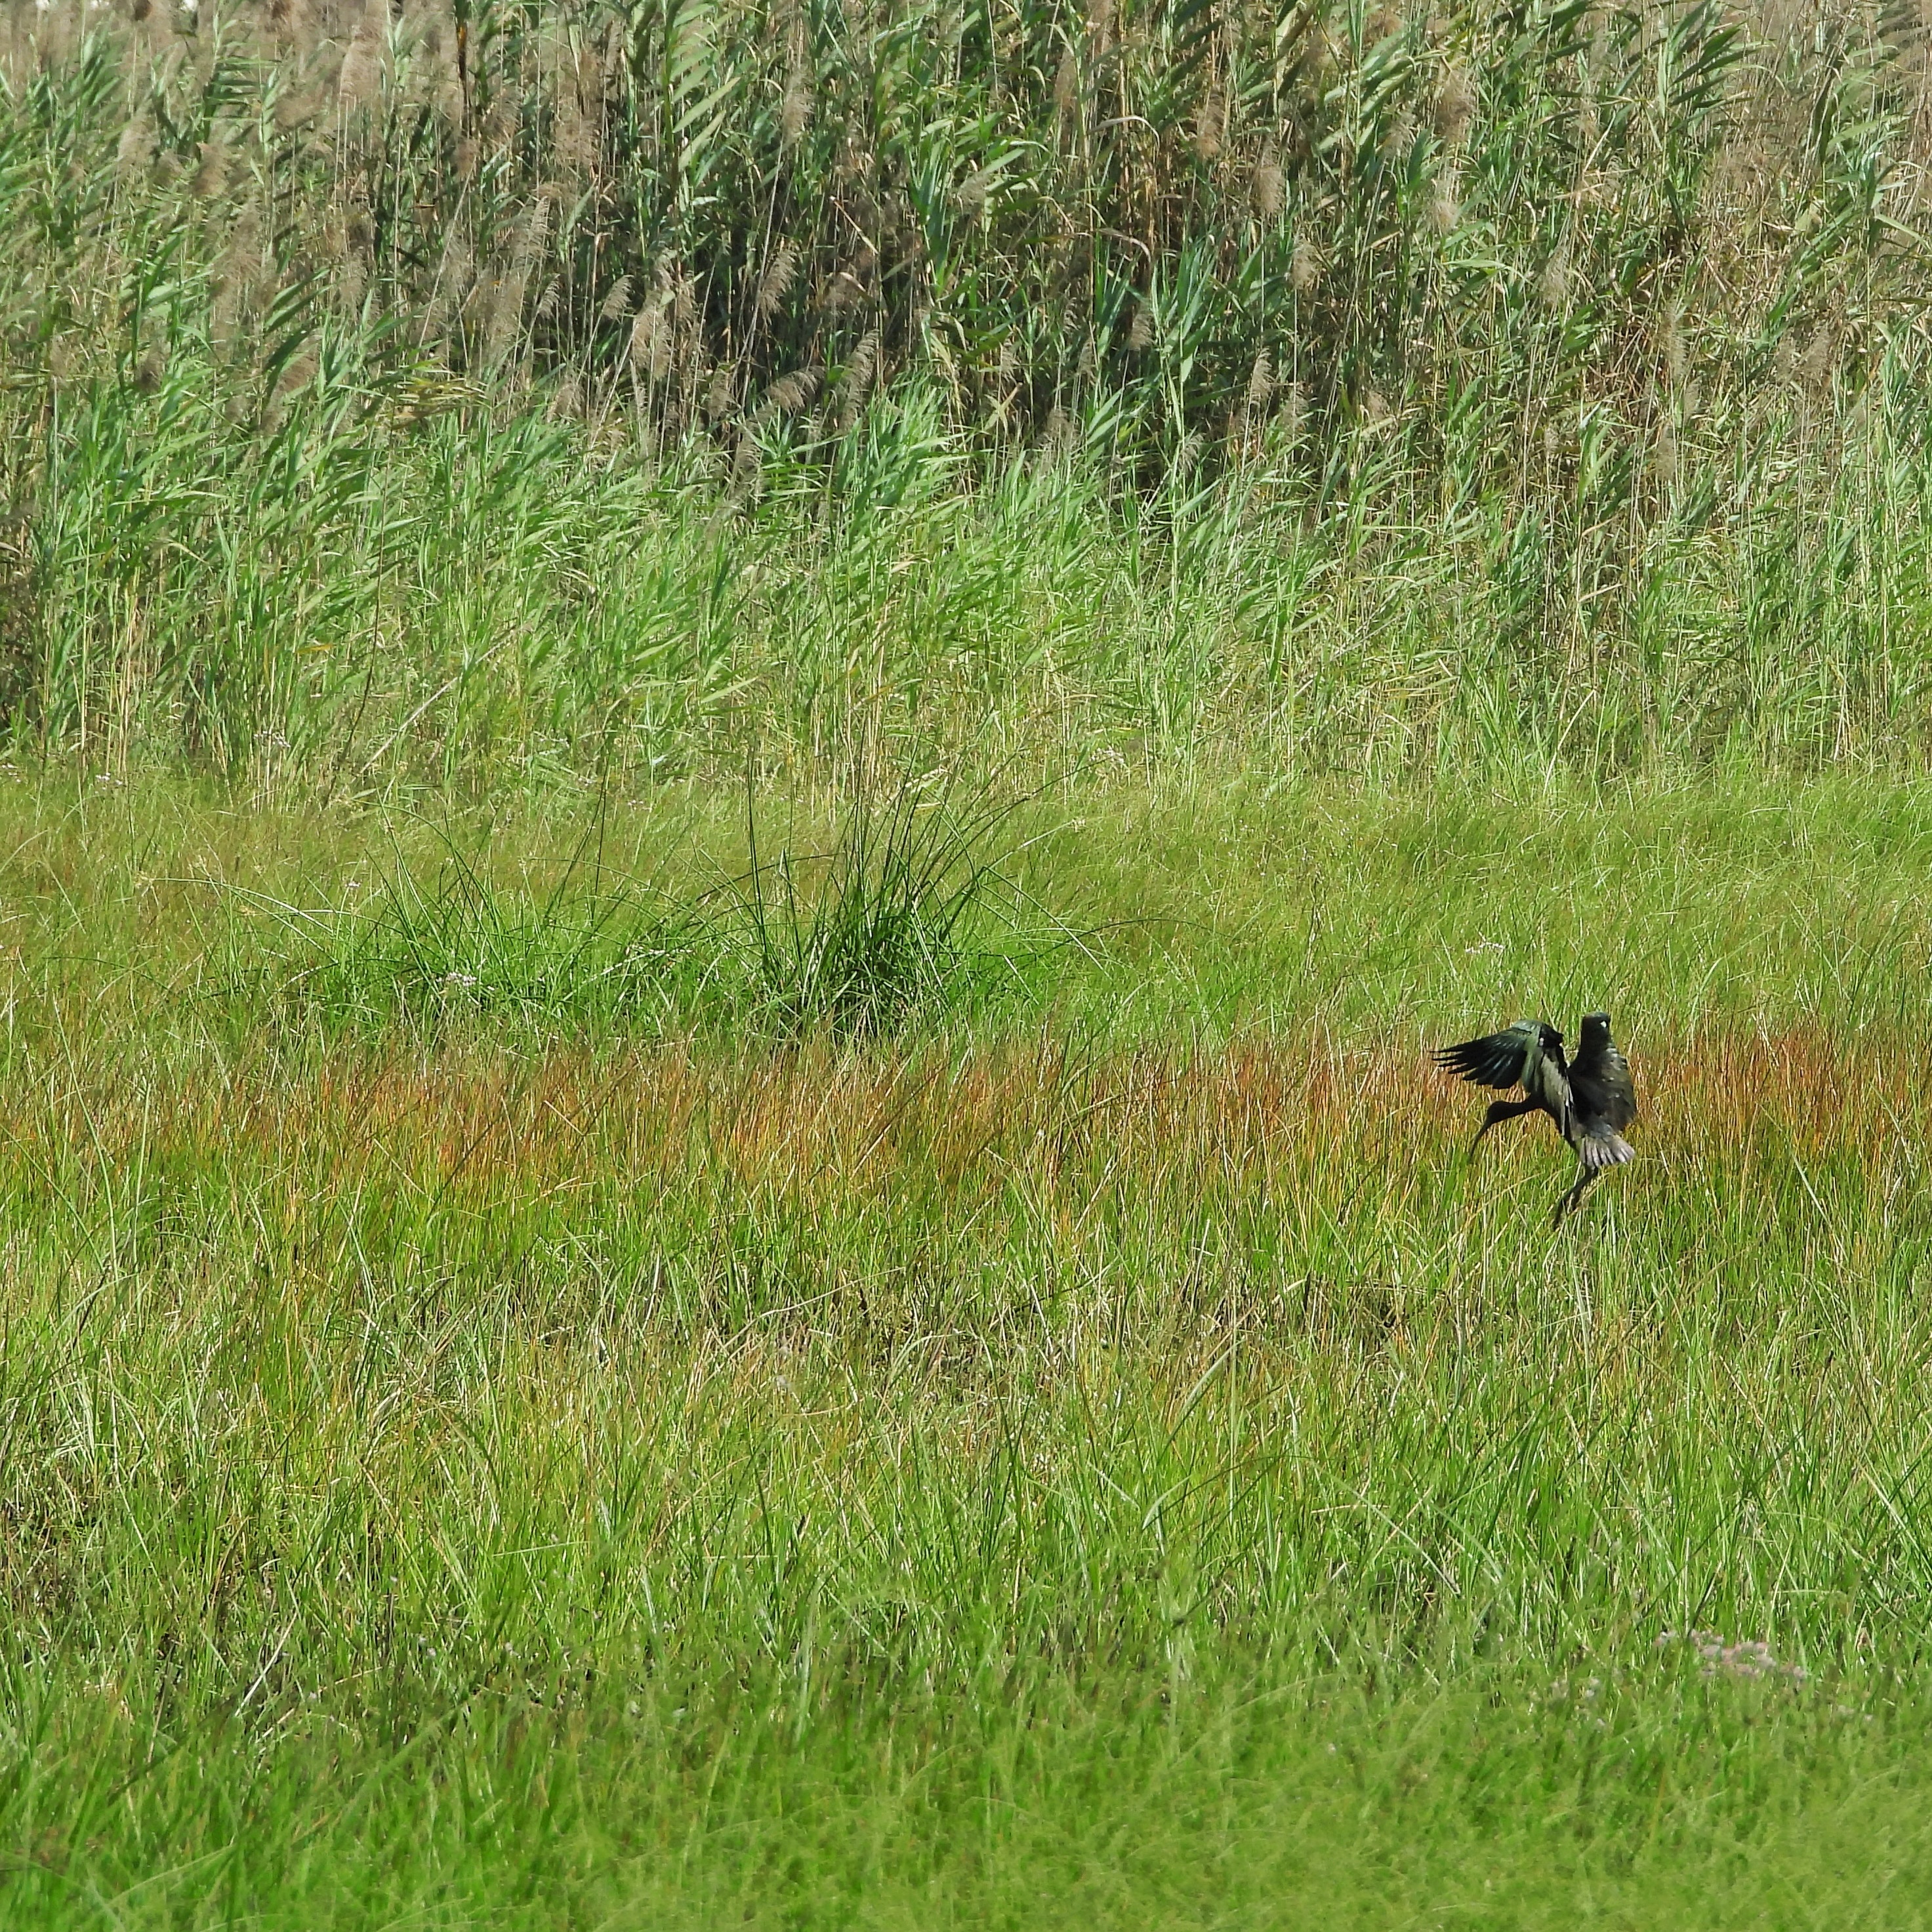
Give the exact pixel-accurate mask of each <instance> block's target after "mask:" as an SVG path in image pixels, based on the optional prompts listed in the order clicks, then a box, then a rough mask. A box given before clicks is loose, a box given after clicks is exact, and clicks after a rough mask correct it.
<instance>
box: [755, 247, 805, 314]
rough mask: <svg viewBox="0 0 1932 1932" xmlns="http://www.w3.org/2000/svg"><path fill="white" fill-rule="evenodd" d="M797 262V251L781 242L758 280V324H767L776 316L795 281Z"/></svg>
mask: <svg viewBox="0 0 1932 1932" xmlns="http://www.w3.org/2000/svg"><path fill="white" fill-rule="evenodd" d="M798 262H799V255H798V251H797V249H796V248H794V247H793V245H792V244H791V243H790V242H780V243H779V244H778V247H777V248H776V249H775V251H773V253H772V259H771V260H770V262H769V264H768V265H767V266H766V269H765V272H764V273H763V275H761V276H760V278H759V279H758V295H757V317H758V320H760V322H767V323H768V322H769V321H770V320H771V319H772V317H773V316H775V315H776V314H778V310H779V308H780V307H781V305H782V304H783V302H784V299H785V297H786V296H787V295H788V294H789V293H790V291H791V286H792V284H793V281H796V279H797V276H798Z"/></svg>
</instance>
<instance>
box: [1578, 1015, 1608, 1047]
mask: <svg viewBox="0 0 1932 1932" xmlns="http://www.w3.org/2000/svg"><path fill="white" fill-rule="evenodd" d="M1577 1031H1578V1033H1579V1034H1580V1037H1581V1038H1583V1040H1586V1041H1592V1042H1595V1041H1598V1040H1609V1038H1610V1015H1609V1014H1608V1013H1586V1014H1585V1015H1584V1016H1583V1025H1581V1026H1580V1028H1578V1029H1577Z"/></svg>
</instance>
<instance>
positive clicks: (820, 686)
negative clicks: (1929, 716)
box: [0, 0, 1927, 792]
mask: <svg viewBox="0 0 1932 1932" xmlns="http://www.w3.org/2000/svg"><path fill="white" fill-rule="evenodd" d="M0 68H4V72H5V100H4V106H0V216H3V217H4V229H5V240H4V242H0V251H4V257H5V278H6V281H7V285H8V287H9V289H10V296H9V298H8V300H9V305H10V306H9V308H8V311H7V320H6V335H5V343H6V347H5V357H6V364H7V377H8V380H7V386H6V391H5V401H4V404H0V464H4V474H3V475H0V490H4V495H5V505H6V514H7V522H6V524H5V532H4V534H0V570H4V571H5V579H4V581H5V593H6V594H5V599H4V609H5V616H4V619H0V626H4V628H0V645H4V648H5V656H6V663H7V673H6V676H7V688H6V691H5V693H4V694H0V695H4V696H5V698H6V701H7V711H8V715H9V716H10V718H11V719H12V721H13V726H14V728H15V729H16V730H17V731H19V732H21V733H27V734H30V735H31V736H33V737H34V739H37V740H38V741H39V742H43V743H44V744H46V745H58V746H60V747H63V748H73V749H74V750H76V751H78V752H80V754H82V755H83V756H84V757H87V758H89V759H93V760H96V761H97V762H98V763H105V764H107V766H115V765H116V764H117V763H118V762H119V761H121V760H124V759H125V758H126V757H129V756H130V755H135V754H136V753H137V751H139V748H141V747H147V748H150V749H151V750H154V751H160V752H163V753H165V754H169V755H177V756H179V755H185V756H186V757H189V758H190V759H191V760H196V761H199V762H202V763H207V764H209V765H211V766H214V767H215V768H216V769H223V770H226V771H229V772H240V773H245V774H248V775H251V776H253V777H254V778H257V779H259V780H262V781H269V782H275V781H277V780H278V777H280V776H281V775H287V773H289V772H291V771H293V770H299V771H301V772H302V773H303V775H304V778H303V781H304V782H305V783H308V782H310V781H311V779H312V778H313V777H314V775H320V778H321V779H322V781H323V784H324V786H325V787H326V788H327V789H329V790H331V791H332V792H335V791H341V790H356V789H359V788H366V787H368V785H369V784H372V783H377V782H386V781H390V780H392V779H393V778H395V777H396V776H398V775H403V776H406V777H407V778H410V779H411V780H413V781H414V780H419V779H422V778H425V777H427V778H432V779H443V780H447V779H448V778H451V777H452V776H453V775H455V774H456V773H458V772H460V771H462V770H464V769H471V770H474V769H478V768H479V766H480V765H487V764H489V763H491V762H492V761H493V760H497V759H499V758H508V759H512V760H515V761H517V763H520V765H521V766H523V767H524V768H525V769H529V770H531V771H532V772H537V773H538V774H542V773H547V772H549V773H556V774H570V775H582V774H583V773H584V772H586V771H591V772H594V771H595V770H597V769H609V768H610V767H611V766H613V765H621V766H624V767H625V768H626V769H631V770H635V771H640V772H652V771H661V770H663V769H666V768H667V766H668V767H670V768H673V769H686V770H688V769H704V768H706V766H707V765H708V764H709V763H712V762H715V761H717V760H720V759H722V760H723V761H724V763H727V764H730V763H737V762H739V761H740V760H742V758H743V757H744V756H745V752H746V751H747V749H748V746H749V745H751V743H753V742H755V743H757V745H760V746H761V747H763V748H764V749H763V752H762V753H761V755H763V756H766V757H772V758H775V759H777V760H780V761H784V760H793V759H796V760H804V761H811V760H817V758H819V757H820V756H822V754H823V753H824V752H825V751H826V750H827V749H828V748H832V749H836V750H838V751H839V752H840V753H841V754H842V755H851V754H854V753H855V751H856V750H857V749H858V748H860V747H862V745H863V743H864V742H865V741H866V739H867V738H868V735H876V734H877V732H879V731H880V730H886V731H891V730H897V729H898V728H901V727H902V726H903V725H904V722H905V721H906V719H907V716H908V715H910V713H912V712H913V711H914V710H915V709H916V710H918V711H919V712H920V714H921V715H923V716H924V717H925V718H927V719H928V720H929V721H944V729H945V730H947V731H949V732H950V733H951V734H952V735H953V736H956V738H959V739H974V738H977V736H979V734H980V732H981V730H983V727H984V725H985V724H986V721H987V719H988V718H989V716H991V717H992V718H995V719H997V720H998V728H999V729H1000V730H1001V731H1002V732H1004V733H1009V734H1012V735H1016V736H1019V737H1021V738H1023V739H1030V740H1036V741H1037V739H1040V737H1042V736H1051V735H1052V734H1053V733H1055V732H1058V733H1061V734H1062V735H1070V736H1073V737H1076V738H1079V739H1083V740H1085V739H1091V737H1092V736H1093V734H1094V732H1095V730H1097V729H1099V728H1101V727H1103V726H1105V725H1106V724H1112V726H1113V727H1114V729H1115V734H1116V736H1117V737H1118V740H1119V745H1118V748H1121V750H1122V751H1123V752H1124V755H1128V756H1133V755H1136V754H1139V753H1140V752H1142V751H1151V752H1152V753H1153V754H1154V755H1156V756H1158V757H1167V756H1169V755H1170V754H1172V753H1173V752H1174V751H1176V750H1178V751H1181V752H1182V753H1183V754H1191V753H1192V752H1193V751H1195V750H1196V749H1197V748H1199V747H1202V746H1203V745H1226V744H1228V743H1229V742H1231V741H1232V740H1234V739H1240V740H1241V741H1243V742H1248V743H1253V742H1256V740H1257V739H1266V740H1267V741H1268V744H1269V746H1270V748H1271V751H1275V752H1277V753H1279V754H1282V755H1285V756H1286V757H1289V758H1290V759H1291V760H1292V761H1293V762H1294V763H1295V765H1296V766H1297V767H1298V768H1300V769H1337V768H1343V769H1365V768H1385V769H1386V768H1399V769H1400V768H1406V769H1415V768H1417V767H1418V766H1420V767H1424V768H1426V767H1427V766H1430V765H1432V764H1437V765H1439V764H1442V763H1448V764H1450V765H1454V766H1468V765H1470V764H1472V763H1482V762H1484V761H1485V760H1492V759H1501V760H1504V761H1506V762H1507V761H1514V762H1520V761H1521V760H1523V758H1525V757H1531V758H1535V759H1538V760H1542V761H1544V762H1552V761H1554V762H1583V763H1589V764H1592V765H1593V766H1596V767H1598V768H1602V767H1605V766H1627V765H1629V764H1631V763H1641V762H1644V761H1653V762H1654V761H1656V760H1660V759H1661V760H1699V759H1705V758H1708V757H1710V756H1712V754H1714V753H1716V752H1718V751H1722V750H1723V749H1724V748H1726V747H1727V746H1734V747H1736V748H1739V749H1740V750H1742V751H1749V752H1768V753H1769V754H1772V755H1773V756H1775V757H1780V758H1793V757H1796V758H1798V759H1801V760H1817V759H1819V758H1834V757H1847V756H1867V755H1870V754H1873V753H1874V752H1876V751H1885V750H1887V749H1888V748H1892V747H1894V746H1895V745H1897V742H1899V741H1900V739H1915V738H1916V736H1917V735H1918V733H1919V730H1920V728H1921V724H1922V721H1923V713H1924V662H1925V659H1926V652H1925V649H1924V638H1923V634H1922V623H1921V617H1920V613H1921V611H1922V610H1923V608H1924V601H1925V599H1924V586H1923V580H1924V544H1923V541H1922V525H1923V517H1922V511H1921V501H1922V496H1923V482H1924V461H1923V457H1922V453H1921V438H1920V436H1919V431H1918V425H1920V424H1921V422H1922V421H1923V419H1924V398H1925V392H1926V386H1925V377H1926V371H1925V365H1924V355H1923V347H1922V345H1923V330H1922V329H1921V326H1920V325H1919V320H1918V318H1919V317H1921V314H1922V313H1923V308H1924V297H1925V296H1926V294H1927V287H1926V284H1925V266H1924V265H1925V260H1926V253H1925V231H1924V222H1923V219H1922V215H1921V209H1920V204H1919V182H1920V180H1921V174H1922V169H1923V162H1924V154H1925V143H1926V139H1927V133H1926V115H1925V112H1924V39H1923V36H1922V34H1921V32H1920V30H1919V28H1918V26H1917V25H1916V23H1915V19H1913V18H1911V17H1907V16H1906V13H1903V12H1902V11H1900V10H1899V9H1897V8H1892V9H1890V10H1885V11H1883V12H1879V11H1877V10H1873V9H1870V8H1862V9H1861V8H1858V7H1829V8H1825V9H1819V8H1816V7H1805V8H1799V9H1794V8H1791V7H1784V6H1779V5H1772V4H1769V0H1766V4H1764V5H1760V6H1756V7H1743V8H1738V9H1729V10H1727V9H1725V8H1723V7H1720V6H1718V5H1716V4H1715V0H1697V4H1692V5H1656V6H1643V7H1621V8H1619V7H1584V6H1582V5H1556V6H1551V7H1527V8H1526V7H1504V6H1481V7H1462V8H1451V9H1445V10H1441V11H1439V12H1437V13H1433V14H1430V15H1428V16H1427V17H1425V16H1424V15H1423V14H1422V13H1420V12H1416V13H1410V14H1404V13H1400V12H1399V11H1397V10H1394V9H1390V8H1376V9H1371V8H1367V7H1363V6H1361V5H1348V6H1343V7H1332V6H1313V5H1307V4H1306V3H1305V0H1296V4H1294V5H1290V6H1289V7H1286V8H1284V9H1281V10H1277V11H1274V12H1271V11H1270V10H1268V9H1266V8H1264V9H1262V10H1261V11H1259V12H1256V11H1254V10H1246V11H1244V10H1238V9H1235V8H1232V7H1217V6H1212V5H1178V6H1173V7H1149V8H1146V9H1145V10H1139V9H1136V8H1134V7H1121V6H1116V5H1099V6H1097V7H1094V8H1092V9H1090V10H1088V13H1085V15H1082V14H1078V13H1073V14H1066V13H1053V12H1052V11H1042V10H1031V11H1028V10H1025V9H1023V8H1022V9H1019V10H1008V11H1004V12H1003V11H1001V10H1000V9H998V7H993V8H991V9H988V10H983V11H981V12H980V13H969V12H966V11H962V10H959V9H957V8H950V7H944V6H939V7H918V6H913V7H892V8H889V9H887V10H883V11H880V10H876V9H874V10H868V9H867V8H866V7H865V6H863V5H853V6H850V7H844V9H842V10H834V9H825V8H814V7H811V6H809V5H796V6H791V5H779V6H776V7H739V6H732V5H706V4H698V3H697V0H693V4H689V5H679V6H655V5H652V6H639V7H625V8H617V7H610V6H606V5H600V4H585V5H581V6H563V7H552V8H546V9H544V10H542V11H541V13H540V14H538V13H529V12H528V11H526V10H520V9H517V8H514V7H507V6H497V5H483V4H474V5H472V4H469V3H468V0H465V4H463V5H455V6H452V7H443V6H440V5H434V4H431V5H415V4H411V5H406V6H404V7H401V8H396V7H391V6H389V5H377V6H376V7H373V8H371V9H370V10H366V11H365V10H362V9H359V8H355V7H339V6H332V5H327V4H318V5H294V4H291V5H263V6H260V7H237V8H229V9H223V8H222V7H218V6H213V5H205V6H202V7H199V8H196V9H184V8H175V7H149V6H145V5H141V4H140V0H130V4H129V5H127V6H125V7H122V8H120V9H118V10H110V9H101V8H85V7H80V6H78V5H75V4H70V0H55V4H53V5H49V6H46V7H39V6H33V5H16V6H13V7H11V8H10V10H9V12H8V13H7V24H6V28H5V54H4V58H0Z"/></svg>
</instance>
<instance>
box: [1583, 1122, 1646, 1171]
mask: <svg viewBox="0 0 1932 1932" xmlns="http://www.w3.org/2000/svg"><path fill="white" fill-rule="evenodd" d="M1577 1158H1578V1159H1579V1160H1581V1161H1582V1162H1583V1172H1585V1173H1586V1174H1601V1173H1602V1172H1603V1171H1604V1169H1605V1168H1607V1167H1621V1166H1623V1164H1624V1163H1625V1161H1627V1160H1636V1158H1637V1149H1636V1148H1634V1147H1632V1146H1631V1144H1630V1142H1628V1141H1627V1140H1625V1139H1624V1137H1623V1136H1622V1134H1619V1133H1614V1132H1613V1131H1612V1130H1610V1128H1608V1127H1605V1128H1603V1129H1601V1130H1599V1131H1598V1132H1597V1133H1594V1134H1586V1135H1585V1136H1584V1137H1583V1142H1582V1145H1580V1146H1579V1147H1578V1148H1577Z"/></svg>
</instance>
